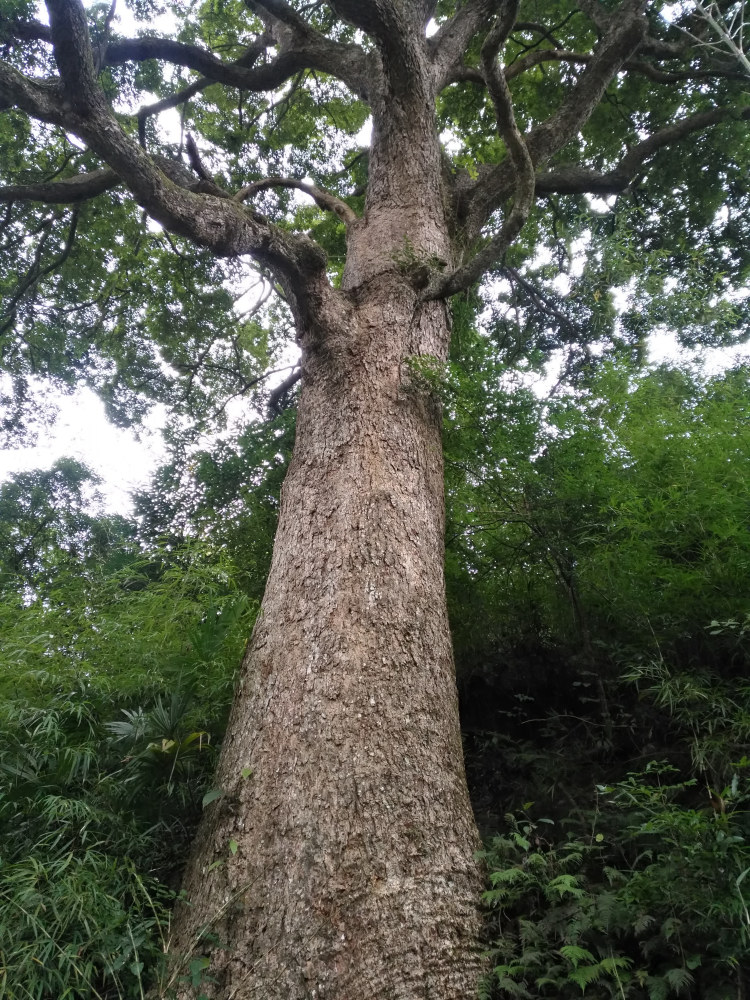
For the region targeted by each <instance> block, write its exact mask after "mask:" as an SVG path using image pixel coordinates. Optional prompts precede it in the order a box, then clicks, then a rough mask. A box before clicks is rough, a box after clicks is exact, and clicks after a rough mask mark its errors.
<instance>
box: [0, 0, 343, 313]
mask: <svg viewBox="0 0 750 1000" xmlns="http://www.w3.org/2000/svg"><path fill="white" fill-rule="evenodd" d="M49 6H50V9H51V11H52V10H54V14H53V15H51V22H52V26H51V27H52V41H53V45H54V51H55V58H56V59H57V62H58V66H59V67H60V72H61V76H62V80H61V81H60V82H54V83H52V84H50V83H44V84H40V83H37V82H36V81H33V80H29V79H28V78H27V77H25V76H24V75H23V74H22V73H19V72H18V71H17V70H15V69H14V68H13V67H10V66H8V65H7V64H4V63H1V62H0V102H2V101H4V100H5V101H8V102H9V103H10V104H11V105H15V106H17V107H20V108H21V109H22V110H24V111H26V112H28V113H29V114H31V115H32V116H33V117H36V118H39V119H40V120H42V121H47V122H51V123H53V124H55V125H59V126H61V127H62V128H64V129H65V130H66V131H69V132H72V133H73V134H75V135H77V136H78V137H79V138H80V139H82V140H83V141H84V142H85V143H86V145H87V146H88V147H89V149H90V150H91V151H92V152H94V153H95V154H96V155H97V156H99V157H100V158H101V159H102V160H103V161H104V162H105V163H107V164H108V166H109V167H110V168H111V169H112V170H113V171H115V173H116V174H118V175H119V176H120V177H121V178H122V180H123V182H124V183H125V184H126V185H127V187H128V188H129V189H130V191H131V192H132V193H133V195H134V196H135V198H136V200H137V201H138V202H139V204H140V205H141V206H142V207H143V208H145V209H146V211H147V212H148V213H149V214H150V215H151V216H152V217H153V218H154V219H155V220H156V221H157V222H159V223H161V224H162V225H163V226H164V228H165V229H167V230H169V231H170V232H173V233H178V234H180V235H183V236H186V237H188V238H189V239H191V240H192V241H193V242H195V243H197V244H199V245H200V246H205V247H208V248H210V249H211V250H213V251H214V253H216V254H218V255H219V256H241V255H243V254H249V255H251V256H252V257H253V258H254V259H255V260H256V261H258V262H259V263H260V264H262V265H264V266H266V267H268V268H269V269H270V270H272V271H273V273H274V274H275V276H276V277H277V279H278V281H279V283H280V284H281V285H282V286H283V287H284V290H285V291H286V293H287V295H288V297H289V299H290V303H291V304H292V307H293V309H294V310H295V312H296V313H297V315H298V317H301V316H302V315H303V314H304V315H305V316H306V315H307V314H308V313H309V310H310V308H311V302H310V296H311V295H313V294H314V295H315V296H318V297H319V296H320V295H321V294H324V291H323V289H324V288H327V287H328V285H327V278H326V276H325V263H326V256H325V253H324V251H323V250H322V249H321V248H320V247H319V246H318V245H317V244H316V243H315V242H314V241H313V240H311V239H309V238H308V237H306V236H303V235H297V234H292V233H288V232H285V231H284V230H282V229H280V228H278V227H276V226H273V225H271V224H270V223H268V222H266V221H265V220H260V219H258V217H257V216H256V215H255V214H254V213H253V212H252V211H251V210H249V209H245V208H244V207H243V206H242V205H241V204H238V203H237V202H236V201H233V200H232V199H231V198H220V197H216V196H214V195H212V194H206V193H201V192H199V191H198V192H196V191H193V190H189V189H188V187H187V186H181V183H175V181H174V180H172V179H170V177H168V176H167V175H166V174H165V172H164V170H162V169H161V168H160V166H159V165H158V163H157V162H156V161H155V160H153V159H152V158H151V157H149V156H148V154H147V153H146V152H145V150H144V149H142V148H141V146H140V145H139V144H138V143H137V141H134V140H133V139H132V138H130V137H129V136H127V135H126V134H125V133H124V132H123V130H122V129H121V127H120V125H119V124H118V122H117V120H116V119H115V117H114V115H113V114H112V112H111V111H110V109H109V107H108V106H107V104H106V102H105V101H104V98H103V95H102V94H101V91H100V90H99V89H98V86H96V81H95V79H94V82H93V84H92V79H93V58H92V50H91V43H90V40H89V37H88V32H87V31H84V30H81V27H80V26H81V24H82V23H83V24H84V26H85V15H84V12H83V5H82V3H81V0H49ZM76 85H80V91H79V93H78V94H77V95H76V97H75V100H73V98H72V97H71V92H72V90H73V88H74V86H76ZM178 166H179V165H178ZM199 183H205V182H199Z"/></svg>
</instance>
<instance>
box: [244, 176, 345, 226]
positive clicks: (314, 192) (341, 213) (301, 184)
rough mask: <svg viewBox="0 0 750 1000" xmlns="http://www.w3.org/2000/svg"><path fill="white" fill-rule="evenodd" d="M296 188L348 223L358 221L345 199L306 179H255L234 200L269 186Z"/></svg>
mask: <svg viewBox="0 0 750 1000" xmlns="http://www.w3.org/2000/svg"><path fill="white" fill-rule="evenodd" d="M279 187H280V188H294V189H296V190H297V191H304V193H305V194H309V195H310V197H311V198H314V199H315V202H316V203H317V204H318V205H319V206H320V208H322V209H324V210H325V211H326V212H335V214H336V215H338V217H339V218H340V219H342V220H343V221H344V222H345V223H346V224H347V225H350V224H351V223H352V222H356V221H357V218H358V216H357V214H356V212H355V211H354V209H352V208H350V206H349V205H347V203H346V202H345V201H342V200H341V199H340V198H337V197H336V196H335V195H333V194H330V193H329V192H328V191H324V190H323V189H322V188H319V187H318V186H317V185H315V184H308V183H306V182H305V181H298V180H295V178H293V177H264V178H263V180H260V181H254V182H253V183H252V184H248V185H247V186H246V187H243V188H241V189H240V190H239V191H238V192H237V194H235V195H234V201H240V202H241V201H245V199H246V198H251V197H252V196H253V195H254V194H257V193H258V192H259V191H267V190H268V189H269V188H279Z"/></svg>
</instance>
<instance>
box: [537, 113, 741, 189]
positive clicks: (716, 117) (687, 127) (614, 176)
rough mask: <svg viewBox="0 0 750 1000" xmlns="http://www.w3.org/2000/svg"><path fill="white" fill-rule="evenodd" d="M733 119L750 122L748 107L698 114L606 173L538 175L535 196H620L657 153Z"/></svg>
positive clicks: (580, 170) (566, 170)
mask: <svg viewBox="0 0 750 1000" xmlns="http://www.w3.org/2000/svg"><path fill="white" fill-rule="evenodd" d="M732 117H739V118H743V119H745V120H747V119H750V106H746V107H743V108H740V109H727V108H713V109H712V110H711V111H701V112H699V113H697V114H695V115H690V116H689V117H687V118H683V119H682V120H681V121H678V122H674V124H672V125H667V126H665V127H664V128H662V129H659V130H658V131H656V132H654V133H653V134H652V135H650V136H648V137H647V138H646V139H643V140H642V141H641V142H639V143H638V144H637V145H635V146H633V148H632V149H631V150H629V151H628V152H627V153H626V154H625V156H623V158H622V159H621V160H620V162H619V163H618V164H617V166H616V167H614V168H613V169H612V170H608V171H606V172H602V171H597V170H588V169H586V168H585V167H574V166H569V167H558V168H556V169H555V170H550V171H547V172H545V173H542V174H538V175H537V178H536V192H537V194H599V195H606V194H619V193H620V192H621V191H624V190H625V189H626V188H627V187H628V186H629V185H630V184H631V183H632V182H633V181H634V180H635V178H636V176H637V174H638V171H639V170H640V168H641V167H642V166H643V165H644V164H645V163H646V162H647V161H648V160H649V159H651V157H652V156H654V155H655V154H656V153H657V152H658V151H659V150H660V149H663V148H664V147H665V146H670V145H672V144H673V143H675V142H679V141H680V140H682V139H685V138H687V136H689V135H692V133H694V132H700V131H702V130H703V129H705V128H709V127H710V126H711V125H716V124H718V123H719V122H722V121H726V120H727V119H729V118H732Z"/></svg>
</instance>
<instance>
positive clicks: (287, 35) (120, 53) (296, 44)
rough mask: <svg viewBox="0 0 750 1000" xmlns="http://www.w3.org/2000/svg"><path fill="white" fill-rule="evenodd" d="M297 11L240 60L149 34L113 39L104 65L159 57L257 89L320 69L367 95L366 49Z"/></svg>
mask: <svg viewBox="0 0 750 1000" xmlns="http://www.w3.org/2000/svg"><path fill="white" fill-rule="evenodd" d="M62 6H63V7H64V6H65V4H64V3H63V4H62ZM248 6H251V7H253V6H257V7H264V8H270V7H273V8H274V9H280V8H281V7H285V6H287V5H285V4H281V3H279V2H274V3H273V4H271V3H265V4H248ZM290 10H291V8H290ZM292 13H294V15H295V16H294V18H293V19H292V20H293V26H292V27H289V26H288V23H287V22H285V23H284V25H282V26H281V28H280V27H279V23H278V22H277V21H274V24H275V25H276V30H275V31H274V33H273V36H272V35H270V34H263V35H261V36H260V37H259V38H257V39H256V40H255V41H254V42H253V43H252V44H251V45H249V46H248V48H247V51H246V52H244V53H243V54H242V55H241V56H240V58H239V59H236V60H235V61H234V62H231V63H225V62H222V61H221V60H220V59H218V58H217V57H216V56H215V55H214V54H213V52H211V51H209V50H208V49H204V48H202V47H201V46H199V45H189V44H187V43H185V42H178V41H176V40H174V39H172V38H161V37H157V36H155V35H144V36H143V37H141V38H120V39H115V40H113V41H110V42H109V43H108V44H107V47H106V51H105V52H104V54H103V57H102V60H101V61H102V65H105V66H118V65H122V64H123V63H128V62H145V61H146V60H149V59H158V60H160V61H162V62H168V63H171V64H172V65H175V66H183V67H184V68H185V69H192V70H194V71H195V72H196V73H200V74H201V75H202V76H203V77H205V78H206V80H207V81H210V82H211V83H223V84H224V85H225V86H228V87H237V88H238V89H240V90H254V91H268V90H276V89H277V88H278V87H280V86H281V85H282V84H284V83H285V82H286V81H287V80H289V79H290V78H291V77H293V76H294V75H295V74H296V73H299V72H300V71H301V70H303V69H314V70H318V71H320V72H321V73H327V74H328V75H330V76H334V77H337V78H338V79H340V80H341V81H342V82H343V83H345V84H346V86H347V87H349V89H350V90H351V91H352V92H353V93H355V94H357V96H358V97H361V98H362V99H363V100H366V98H367V90H368V81H367V70H366V69H365V62H366V58H367V57H366V54H365V53H364V52H363V50H362V49H361V48H360V47H359V46H358V45H342V44H341V43H339V42H334V41H331V39H328V38H326V37H325V36H324V35H322V34H321V33H320V32H318V31H315V29H314V28H312V27H311V26H310V25H309V24H307V22H305V21H304V19H303V18H301V17H300V16H299V15H297V14H296V13H295V12H292ZM84 21H85V19H84ZM8 33H9V34H10V35H11V36H12V37H14V38H17V39H18V40H21V41H30V40H36V41H44V42H48V43H49V42H51V41H52V32H51V29H50V28H48V27H47V26H46V25H44V24H41V23H40V22H39V21H17V22H13V23H12V24H11V25H9V26H8ZM274 42H276V43H277V44H278V45H279V46H280V52H279V54H278V55H277V57H276V58H275V59H273V60H271V61H270V62H269V63H266V64H265V65H263V66H254V65H252V64H253V63H254V62H255V61H256V60H257V58H258V57H259V56H260V55H261V54H262V53H263V52H264V51H265V49H266V48H267V47H268V46H269V45H271V44H273V43H274ZM93 61H94V60H93V56H92V68H94V67H93ZM206 86H208V83H207V84H206Z"/></svg>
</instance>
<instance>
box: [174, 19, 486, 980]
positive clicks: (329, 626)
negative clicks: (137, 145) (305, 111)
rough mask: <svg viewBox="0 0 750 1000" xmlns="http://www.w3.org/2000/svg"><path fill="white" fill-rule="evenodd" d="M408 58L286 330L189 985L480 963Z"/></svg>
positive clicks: (436, 971) (421, 60) (427, 145)
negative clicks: (266, 541)
mask: <svg viewBox="0 0 750 1000" xmlns="http://www.w3.org/2000/svg"><path fill="white" fill-rule="evenodd" d="M385 7H387V5H384V6H383V8H382V9H383V10H385ZM412 37H414V38H416V37H417V36H416V35H414V36H412ZM406 41H408V38H407V39H406ZM399 57H400V59H401V61H402V63H401V65H400V67H399V71H398V73H395V74H391V73H388V72H383V73H382V74H380V75H379V78H378V79H379V81H380V85H379V87H376V86H373V87H372V108H373V119H374V126H373V130H374V134H375V138H374V141H373V145H372V150H373V151H372V155H371V161H370V177H369V185H368V200H367V208H366V212H365V216H364V218H363V219H360V220H350V225H349V228H348V233H349V236H348V255H347V266H346V271H345V275H344V281H343V287H342V289H341V290H339V291H334V290H332V289H330V288H329V287H328V286H327V285H326V284H325V283H323V282H321V283H320V285H319V287H318V290H317V292H316V296H317V297H316V299H315V304H314V307H312V308H310V309H309V310H308V313H307V315H308V317H309V318H310V319H309V320H308V321H307V322H306V323H305V324H304V325H303V326H302V327H301V328H300V330H299V334H300V342H301V346H302V349H303V371H304V388H303V391H302V397H301V400H300V406H299V413H298V423H297V441H296V445H295V451H294V456H293V459H292V462H291V465H290V468H289V471H288V474H287V478H286V482H285V484H284V489H283V494H282V507H281V516H280V522H279V528H278V532H277V536H276V542H275V546H274V557H273V562H272V567H271V572H270V576H269V580H268V584H267V588H266V593H265V597H264V600H263V607H262V612H261V617H260V619H259V621H258V624H257V626H256V629H255V632H254V634H253V637H252V640H251V643H250V645H249V649H248V652H247V656H246V658H245V662H244V665H243V668H242V673H241V678H240V681H239V687H238V690H237V692H236V697H235V702H234V707H233V711H232V716H231V720H230V723H229V728H228V732H227V736H226V740H225V745H224V748H223V753H222V759H221V763H220V767H219V773H218V779H217V780H218V785H219V787H220V788H221V789H222V790H223V792H224V795H223V797H222V798H221V799H219V800H217V801H216V802H215V803H214V804H212V805H211V806H210V811H209V813H208V815H207V817H206V821H205V823H204V826H203V828H202V830H201V833H200V837H199V841H198V843H197V845H196V849H195V852H194V854H193V860H192V863H191V866H190V870H189V872H188V875H187V878H186V881H185V889H186V893H187V898H188V905H187V906H183V908H182V912H181V913H179V914H178V917H177V927H178V938H177V940H176V941H175V946H174V954H175V956H176V961H178V962H179V961H180V960H182V961H183V964H184V963H185V962H187V963H188V965H189V962H190V960H191V957H193V958H194V957H195V956H196V955H198V956H199V955H202V954H203V953H204V942H205V940H206V934H208V935H210V936H211V937H212V938H214V939H215V943H214V945H213V946H212V949H211V953H212V954H211V957H212V966H211V969H210V970H209V975H211V976H212V977H214V978H215V979H216V982H215V983H213V984H211V983H207V984H204V985H202V986H201V988H200V990H202V991H203V992H204V993H206V994H207V995H208V996H212V997H217V998H218V997H222V998H224V997H227V998H228V997H233V998H237V1000H250V998H256V997H257V998H261V997H262V998H263V1000H277V998H278V1000H281V998H284V1000H302V998H312V997H316V998H317V997H320V998H330V1000H356V998H360V997H361V998H363V1000H364V998H367V1000H370V998H372V997H382V998H392V1000H401V998H403V1000H406V998H407V997H408V998H409V1000H415V998H418V997H424V998H427V997H432V998H435V997H439V998H440V1000H454V998H455V1000H458V998H459V997H461V998H464V997H467V996H471V995H472V994H473V992H474V991H475V989H476V985H477V981H478V977H479V973H480V969H481V966H482V959H481V954H480V950H479V944H478V942H479V941H480V924H481V921H480V913H479V905H480V897H481V888H482V879H481V873H480V869H479V865H478V863H477V861H476V860H475V857H474V854H475V851H476V849H477V848H478V846H479V841H478V837H477V833H476V829H475V825H474V821H473V817H472V812H471V807H470V804H469V800H468V793H467V789H466V783H465V777H464V766H463V755H462V747H461V739H460V731H459V723H458V713H457V699H456V687H455V677H454V667H453V660H452V652H451V640H450V634H449V629H448V619H447V613H446V605H445V591H444V579H443V555H444V547H443V532H444V501H443V464H442V450H441V429H440V428H441V418H440V407H439V404H438V402H437V401H436V399H435V398H434V396H433V395H432V393H431V391H430V390H429V388H428V387H427V386H426V385H424V384H421V383H420V380H419V378H418V377H415V376H414V374H413V367H412V365H411V363H410V359H412V358H415V357H420V356H421V357H424V356H429V357H431V358H436V359H445V358H446V356H447V351H448V343H449V339H450V328H449V320H448V311H447V309H446V306H445V304H444V303H442V302H423V301H422V300H421V298H422V297H421V295H420V293H419V290H418V288H417V287H415V285H416V284H418V282H417V281H416V280H415V274H414V270H415V266H416V268H417V269H418V267H419V259H420V258H421V257H424V256H427V257H441V258H443V259H444V260H445V262H446V265H447V264H448V263H449V262H450V255H451V250H450V239H449V232H448V222H447V218H446V210H445V203H446V198H445V192H444V190H443V179H442V174H441V159H440V148H439V143H438V139H437V135H436V129H435V123H434V110H433V109H434V93H433V91H432V89H431V87H432V82H431V80H432V78H431V74H432V70H431V67H430V65H429V61H428V59H427V55H426V47H425V46H424V45H422V44H421V43H418V42H415V43H414V44H412V45H406V44H405V46H404V48H403V50H402V51H401V52H400V54H399ZM382 58H383V60H384V61H385V62H387V60H388V59H389V58H392V55H391V54H390V53H389V52H388V51H384V53H383V57H382ZM405 73H406V74H407V75H408V77H409V79H410V80H411V81H412V85H411V86H410V87H409V88H404V86H403V81H404V74H405ZM415 258H416V260H415ZM312 297H313V295H312V293H311V292H309V293H308V298H309V299H310V300H311V301H312ZM248 769H251V770H252V774H251V775H250V776H249V777H243V776H242V775H243V773H245V774H247V772H248ZM212 866H213V867H212ZM204 928H205V929H206V930H205V932H204V931H203V929H204ZM200 990H198V991H197V992H200ZM179 995H180V996H181V997H184V998H187V997H191V996H193V995H194V992H193V990H192V988H191V987H190V986H189V985H188V984H185V985H183V986H182V988H181V992H180V994H179Z"/></svg>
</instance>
